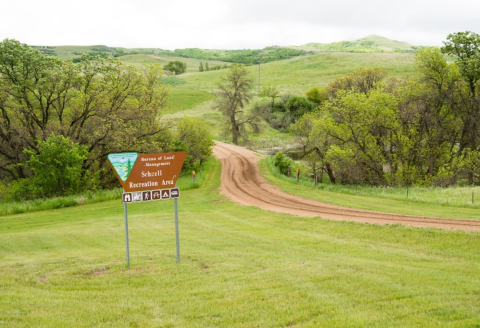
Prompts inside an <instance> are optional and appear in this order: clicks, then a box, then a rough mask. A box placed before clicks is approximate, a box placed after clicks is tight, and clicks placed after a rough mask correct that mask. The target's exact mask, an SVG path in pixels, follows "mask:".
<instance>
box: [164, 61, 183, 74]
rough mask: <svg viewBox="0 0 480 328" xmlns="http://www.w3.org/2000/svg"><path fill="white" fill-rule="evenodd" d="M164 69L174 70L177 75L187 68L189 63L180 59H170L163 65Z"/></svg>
mask: <svg viewBox="0 0 480 328" xmlns="http://www.w3.org/2000/svg"><path fill="white" fill-rule="evenodd" d="M163 70H164V71H169V72H173V73H174V74H175V75H180V74H183V73H185V71H186V70H187V64H186V63H183V62H181V61H179V60H175V61H170V62H168V64H167V65H165V66H163Z"/></svg>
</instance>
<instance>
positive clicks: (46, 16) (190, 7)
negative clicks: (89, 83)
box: [0, 0, 480, 50]
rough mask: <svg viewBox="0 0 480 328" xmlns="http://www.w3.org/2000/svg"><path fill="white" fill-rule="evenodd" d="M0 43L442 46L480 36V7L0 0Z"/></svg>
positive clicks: (298, 0) (477, 3) (304, 0)
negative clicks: (455, 37)
mask: <svg viewBox="0 0 480 328" xmlns="http://www.w3.org/2000/svg"><path fill="white" fill-rule="evenodd" d="M0 12H1V17H0V40H4V39H6V38H9V39H16V40H19V41H20V42H23V43H27V44H30V45H56V46H59V45H97V44H105V45H108V46H111V47H126V48H137V47H145V48H161V49H172V50H173V49H176V48H194V47H198V48H204V49H245V48H250V49H258V48H264V47H266V46H271V45H280V46H287V45H303V44H305V43H308V42H319V43H329V42H335V41H343V40H355V39H358V38H361V37H364V36H367V35H371V34H376V35H381V36H385V37H388V38H390V39H394V40H399V41H406V42H409V43H411V44H413V45H437V46H438V45H442V41H444V40H445V39H446V37H447V35H448V34H449V33H453V32H459V31H467V30H469V31H473V32H476V33H480V0H456V1H451V0H449V1H444V0H435V1H433V0H427V1H424V0H402V1H385V0H364V1H359V0H329V1H325V0H321V1H320V0H317V1H315V0H274V1H270V0H203V1H200V0H169V1H165V0H136V1H133V0H130V1H125V0H77V1H69V0H41V1H40V0H0Z"/></svg>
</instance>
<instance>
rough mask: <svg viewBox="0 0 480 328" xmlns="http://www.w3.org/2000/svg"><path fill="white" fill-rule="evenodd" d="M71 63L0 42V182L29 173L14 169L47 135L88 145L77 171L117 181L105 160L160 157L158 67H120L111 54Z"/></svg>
mask: <svg viewBox="0 0 480 328" xmlns="http://www.w3.org/2000/svg"><path fill="white" fill-rule="evenodd" d="M84 58H87V59H89V60H85V61H82V62H81V63H78V64H74V63H72V62H71V61H62V60H60V59H58V58H54V57H51V56H46V55H44V54H42V53H41V52H39V51H37V50H35V49H32V48H31V47H29V46H28V45H26V44H21V43H20V42H18V41H15V40H8V39H7V40H4V41H3V42H0V77H1V78H0V178H9V179H10V180H17V179H22V178H27V177H29V176H30V175H31V172H30V171H29V170H27V169H26V168H25V167H24V166H19V165H18V164H20V163H24V162H26V161H27V160H28V156H27V155H26V154H25V153H24V149H27V150H31V151H34V152H35V153H38V151H39V143H38V142H37V140H39V139H40V140H46V139H47V138H48V137H49V136H50V135H51V133H52V132H53V133H54V134H55V135H57V136H58V135H61V136H64V137H66V138H69V139H70V140H71V141H72V142H74V143H78V144H80V145H82V146H86V147H87V151H88V157H87V159H86V160H85V161H84V163H83V166H82V174H83V175H85V174H86V173H87V171H90V172H99V174H100V179H101V180H102V182H103V184H104V185H105V186H106V185H107V184H108V183H109V182H115V183H116V179H115V177H114V176H113V175H112V174H111V170H110V169H109V168H108V164H107V155H108V153H111V152H121V151H125V150H127V149H128V150H129V151H138V152H158V151H160V150H161V149H162V148H163V147H164V146H165V145H166V144H165V142H167V141H166V140H167V139H165V137H167V135H168V130H167V127H165V126H163V125H161V124H159V123H158V115H159V112H160V110H161V108H162V107H163V105H164V103H165V100H166V97H167V95H168V90H167V89H166V87H165V86H163V85H161V84H159V82H158V80H159V78H160V77H161V68H160V67H159V66H158V65H146V66H142V67H135V66H127V65H124V64H123V63H122V62H121V61H119V60H118V59H115V58H113V57H110V58H107V59H102V58H98V57H97V58H94V59H92V58H91V57H90V56H89V55H84Z"/></svg>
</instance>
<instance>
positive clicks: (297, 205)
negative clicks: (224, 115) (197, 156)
mask: <svg viewBox="0 0 480 328" xmlns="http://www.w3.org/2000/svg"><path fill="white" fill-rule="evenodd" d="M213 153H214V155H215V157H217V158H218V159H219V160H220V161H221V162H222V175H221V180H222V184H221V192H222V193H223V194H225V195H227V196H228V197H229V198H231V199H232V200H233V201H235V202H237V203H240V204H243V205H248V206H256V207H259V208H262V209H265V210H270V211H274V212H281V213H289V214H294V215H298V216H309V217H315V216H320V217H322V218H324V219H330V220H337V221H344V220H347V221H356V222H363V223H375V224H403V225H406V226H413V227H434V228H441V229H459V230H464V231H477V232H480V221H476V220H455V219H440V218H431V217H421V216H410V215H400V214H390V213H381V212H374V211H365V210H358V209H352V208H346V207H340V206H335V205H331V204H326V203H321V202H317V201H314V200H311V199H306V198H302V197H298V196H293V195H290V194H287V193H284V192H282V191H281V190H280V189H279V188H278V187H276V186H273V185H271V184H269V183H268V182H267V181H266V180H265V179H264V178H263V177H262V176H261V175H260V171H259V169H258V166H257V161H258V160H259V159H260V158H262V155H259V154H256V153H254V152H252V151H251V150H248V149H245V148H242V147H238V146H234V145H229V144H225V143H223V142H219V141H217V142H216V145H215V147H214V148H213Z"/></svg>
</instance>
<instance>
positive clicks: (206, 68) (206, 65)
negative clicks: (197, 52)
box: [205, 62, 210, 72]
mask: <svg viewBox="0 0 480 328" xmlns="http://www.w3.org/2000/svg"><path fill="white" fill-rule="evenodd" d="M209 70H210V68H208V62H205V71H207V72H208V71H209Z"/></svg>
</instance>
